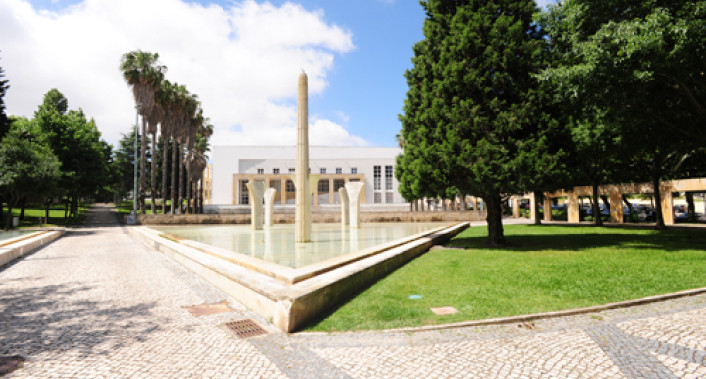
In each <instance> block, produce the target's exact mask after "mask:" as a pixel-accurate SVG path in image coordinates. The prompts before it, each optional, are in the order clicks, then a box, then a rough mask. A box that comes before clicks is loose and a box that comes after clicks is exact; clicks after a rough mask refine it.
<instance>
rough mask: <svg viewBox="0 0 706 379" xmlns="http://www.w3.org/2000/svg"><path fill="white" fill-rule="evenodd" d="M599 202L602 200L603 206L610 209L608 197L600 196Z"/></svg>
mask: <svg viewBox="0 0 706 379" xmlns="http://www.w3.org/2000/svg"><path fill="white" fill-rule="evenodd" d="M601 200H603V204H605V206H606V207H608V209H610V200H608V196H606V195H601Z"/></svg>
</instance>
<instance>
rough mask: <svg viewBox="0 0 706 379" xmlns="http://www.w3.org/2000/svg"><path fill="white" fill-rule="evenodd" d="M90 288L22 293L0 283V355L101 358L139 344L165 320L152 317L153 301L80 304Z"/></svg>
mask: <svg viewBox="0 0 706 379" xmlns="http://www.w3.org/2000/svg"><path fill="white" fill-rule="evenodd" d="M6 283H7V282H6ZM3 287H4V288H3ZM91 289H92V287H89V286H85V285H82V284H79V283H69V284H64V285H49V286H41V287H29V288H22V289H17V288H11V287H10V288H8V287H5V286H2V285H0V341H2V344H1V345H0V355H15V354H19V355H22V356H25V357H27V356H36V355H38V354H41V353H45V352H59V351H60V352H62V353H67V352H74V353H77V355H78V356H80V357H86V356H88V355H94V354H100V355H106V354H108V353H111V352H113V351H115V350H117V349H120V348H122V347H124V346H128V345H131V344H133V343H139V342H142V341H144V340H145V339H146V338H147V336H149V334H150V333H154V332H157V331H159V330H160V325H162V324H164V323H166V322H167V321H168V320H167V319H166V318H165V319H163V320H159V318H158V317H156V316H155V315H154V314H153V312H152V309H153V308H154V307H155V305H156V304H155V303H142V304H138V305H134V306H120V305H117V304H115V303H112V302H111V301H92V300H80V298H81V297H84V296H82V294H85V293H86V292H88V291H90V290H91ZM87 295H88V294H86V296H85V297H86V298H87V297H88V296H87ZM77 298H78V299H77Z"/></svg>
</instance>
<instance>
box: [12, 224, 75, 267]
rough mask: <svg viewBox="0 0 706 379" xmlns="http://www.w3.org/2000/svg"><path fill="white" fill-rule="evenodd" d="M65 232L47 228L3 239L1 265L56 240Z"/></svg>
mask: <svg viewBox="0 0 706 379" xmlns="http://www.w3.org/2000/svg"><path fill="white" fill-rule="evenodd" d="M63 234H64V231H63V230H45V231H39V232H36V233H31V234H28V235H25V236H20V237H16V238H11V239H9V240H6V241H2V243H1V244H0V266H3V265H5V264H7V263H9V262H12V261H13V260H15V259H17V258H19V257H21V256H23V255H25V254H27V253H29V252H30V251H32V250H35V249H37V248H39V247H42V246H44V245H46V244H48V243H49V242H51V241H54V240H55V239H57V238H59V237H61V236H62V235H63Z"/></svg>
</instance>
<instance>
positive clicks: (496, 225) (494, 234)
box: [483, 194, 505, 246]
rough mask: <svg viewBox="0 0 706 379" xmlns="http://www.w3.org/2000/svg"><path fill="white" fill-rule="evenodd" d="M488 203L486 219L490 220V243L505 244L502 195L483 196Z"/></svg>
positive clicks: (494, 244)
mask: <svg viewBox="0 0 706 379" xmlns="http://www.w3.org/2000/svg"><path fill="white" fill-rule="evenodd" d="M483 202H484V203H485V204H486V212H487V216H486V221H487V222H488V243H489V244H490V246H501V245H504V244H505V232H504V230H503V214H502V199H501V198H500V195H498V194H495V195H490V196H483Z"/></svg>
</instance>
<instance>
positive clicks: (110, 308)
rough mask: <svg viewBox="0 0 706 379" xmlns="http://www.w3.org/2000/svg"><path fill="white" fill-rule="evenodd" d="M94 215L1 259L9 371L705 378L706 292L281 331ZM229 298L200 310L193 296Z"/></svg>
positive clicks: (1, 324)
mask: <svg viewBox="0 0 706 379" xmlns="http://www.w3.org/2000/svg"><path fill="white" fill-rule="evenodd" d="M88 221H89V224H90V225H91V226H90V227H85V228H80V229H75V230H73V231H71V232H69V233H68V234H67V235H66V236H65V237H63V238H61V239H60V240H58V241H56V242H54V243H52V244H50V245H48V246H46V247H44V248H42V249H40V250H38V251H37V252H35V253H33V254H31V255H28V256H26V257H25V258H23V259H21V260H19V261H17V262H15V263H13V264H11V265H9V266H5V267H3V268H0V355H15V354H19V355H22V356H23V357H25V358H27V361H26V362H25V367H24V368H22V369H19V370H17V371H15V372H13V373H11V374H9V375H8V376H7V377H8V378H30V377H31V378H52V377H53V378H68V377H72V378H74V377H76V378H101V377H102V378H140V377H144V378H188V377H195V378H202V377H205V378H231V377H253V378H271V377H272V378H280V377H282V378H285V377H290V378H329V377H331V378H433V377H439V378H449V377H451V378H469V377H478V378H492V377H498V378H524V377H529V378H534V377H537V378H540V377H541V378H544V377H546V378H579V377H585V378H677V377H685V378H699V377H706V322H705V320H706V295H699V296H693V297H688V298H681V299H676V300H671V301H666V302H661V303H655V304H650V305H645V306H640V307H633V308H627V309H620V310H612V311H606V312H601V313H596V314H591V315H582V316H573V317H566V318H560V319H553V320H541V321H535V322H534V323H531V324H516V325H505V326H487V327H471V328H459V329H450V330H441V331H430V332H419V333H411V334H410V333H392V332H362V333H343V334H331V335H329V334H316V333H301V334H296V335H292V336H288V335H284V334H281V333H278V332H274V331H272V333H271V334H269V335H266V336H262V337H255V338H251V339H248V340H239V339H237V338H235V337H234V336H233V335H232V334H231V333H230V332H229V331H228V330H226V328H224V327H223V326H222V325H223V324H224V323H225V322H229V321H234V320H239V319H244V318H254V319H258V320H259V321H260V322H263V323H264V320H261V319H259V317H258V316H256V315H255V314H253V313H252V312H250V311H248V310H246V309H244V308H243V307H242V306H241V305H239V304H238V303H237V302H235V301H234V300H232V299H231V298H229V297H228V296H226V295H224V294H223V293H221V292H220V291H218V290H216V289H214V288H213V287H211V286H210V285H208V284H207V283H205V282H204V281H203V280H201V279H200V278H198V277H196V276H195V275H194V274H192V273H191V272H189V271H186V270H185V269H184V268H182V267H181V266H180V265H179V264H177V263H174V262H172V261H171V260H169V259H168V258H166V257H165V256H164V255H162V254H160V253H157V252H154V251H152V250H151V249H149V248H147V247H146V246H145V245H143V244H141V243H140V242H138V241H137V240H135V239H133V238H132V237H131V236H129V235H127V234H126V231H125V230H124V228H122V227H120V226H118V225H117V223H116V221H117V220H116V218H115V215H114V213H111V212H110V208H108V206H98V207H96V208H94V209H92V211H91V212H90V214H89V216H88ZM222 300H227V301H228V302H229V303H230V304H231V306H232V307H233V308H234V311H232V312H228V313H221V314H215V315H209V316H202V317H194V316H192V315H191V314H190V313H189V312H188V311H187V310H185V309H184V308H183V307H184V306H193V305H198V304H202V303H204V302H207V303H214V302H219V301H222Z"/></svg>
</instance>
